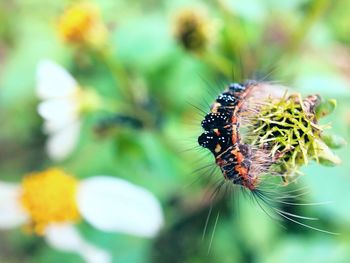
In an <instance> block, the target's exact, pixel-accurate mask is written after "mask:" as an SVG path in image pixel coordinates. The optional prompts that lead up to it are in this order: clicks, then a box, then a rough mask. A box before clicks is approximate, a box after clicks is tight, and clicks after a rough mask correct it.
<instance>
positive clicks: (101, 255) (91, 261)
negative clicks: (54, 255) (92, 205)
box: [45, 224, 112, 263]
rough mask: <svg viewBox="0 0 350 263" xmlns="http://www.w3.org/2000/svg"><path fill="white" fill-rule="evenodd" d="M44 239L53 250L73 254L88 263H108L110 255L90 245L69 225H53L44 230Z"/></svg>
mask: <svg viewBox="0 0 350 263" xmlns="http://www.w3.org/2000/svg"><path fill="white" fill-rule="evenodd" d="M45 239H46V241H47V242H48V244H49V245H51V246H52V247H53V248H55V249H57V250H61V251H66V252H74V253H77V254H79V255H81V257H83V258H84V259H85V261H86V262H88V263H109V262H111V261H112V257H111V255H110V254H109V253H108V252H107V251H105V250H102V249H100V248H98V247H96V246H94V245H92V244H90V243H88V242H87V241H86V240H85V239H83V237H82V236H81V235H80V234H79V232H78V231H77V230H76V228H74V227H73V226H72V225H70V224H54V225H50V226H48V227H47V228H46V230H45Z"/></svg>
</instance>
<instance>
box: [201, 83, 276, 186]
mask: <svg viewBox="0 0 350 263" xmlns="http://www.w3.org/2000/svg"><path fill="white" fill-rule="evenodd" d="M262 88H263V89H265V90H266V87H265V86H264V85H262V84H260V83H258V82H255V81H247V82H245V83H231V84H229V85H228V87H227V88H226V90H225V91H224V92H223V93H221V94H220V95H219V96H218V97H217V98H216V100H215V102H214V103H213V104H212V106H211V109H210V112H209V113H208V114H207V115H206V116H205V117H204V119H203V120H202V122H201V126H202V128H203V129H204V132H203V133H202V134H201V135H200V136H199V137H198V144H199V145H200V146H201V147H203V148H207V149H208V150H210V151H211V152H212V154H213V155H214V157H215V162H216V164H217V165H218V166H219V167H220V170H221V172H222V174H223V176H224V178H225V180H229V181H231V182H232V183H233V184H236V185H241V186H243V187H245V188H247V189H249V190H255V189H256V188H257V186H258V184H259V175H260V174H263V173H266V172H268V170H269V168H270V166H271V164H272V158H271V156H269V153H268V152H267V151H265V150H263V149H260V150H257V149H254V148H253V147H251V146H250V145H248V144H246V143H244V142H242V140H241V137H240V131H239V129H240V124H241V122H242V121H243V119H246V118H245V116H243V113H244V112H245V113H247V112H248V111H249V109H248V107H249V106H248V104H249V103H250V101H249V99H248V98H249V97H251V98H252V97H255V96H256V94H255V95H254V94H253V93H261V92H262V91H261V90H260V89H262ZM257 90H260V91H259V92H256V91H257Z"/></svg>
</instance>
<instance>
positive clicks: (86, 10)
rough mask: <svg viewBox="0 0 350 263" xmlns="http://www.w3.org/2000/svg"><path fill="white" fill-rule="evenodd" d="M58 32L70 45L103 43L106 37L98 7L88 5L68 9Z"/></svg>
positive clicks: (81, 4) (83, 4)
mask: <svg viewBox="0 0 350 263" xmlns="http://www.w3.org/2000/svg"><path fill="white" fill-rule="evenodd" d="M58 30H59V33H60V35H61V37H62V39H63V40H65V41H67V42H70V43H85V42H92V43H94V42H101V41H103V39H104V38H105V35H106V29H105V28H104V26H103V24H102V22H101V20H100V15H99V12H98V9H97V7H96V6H94V5H92V4H87V3H79V4H76V5H73V6H71V7H70V8H68V9H66V10H65V12H64V13H63V15H62V17H61V19H60V21H59V25H58Z"/></svg>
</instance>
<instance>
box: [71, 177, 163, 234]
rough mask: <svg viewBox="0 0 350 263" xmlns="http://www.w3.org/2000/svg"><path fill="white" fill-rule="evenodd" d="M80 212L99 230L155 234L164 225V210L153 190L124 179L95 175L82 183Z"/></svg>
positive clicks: (79, 192) (79, 190) (80, 188)
mask: <svg viewBox="0 0 350 263" xmlns="http://www.w3.org/2000/svg"><path fill="white" fill-rule="evenodd" d="M78 207H79V210H80V213H81V214H82V216H83V217H84V219H86V220H87V221H88V222H89V223H90V224H92V225H93V226H94V227H96V228H98V229H100V230H102V231H113V232H124V233H127V234H134V235H139V236H146V237H153V236H155V235H156V234H157V233H158V231H159V229H160V228H161V226H162V224H163V213H162V209H161V207H160V204H159V202H158V201H157V199H156V198H155V197H154V196H153V194H152V193H150V192H149V191H147V190H146V189H144V188H141V187H138V186H136V185H133V184H131V183H129V182H127V181H125V180H122V179H118V178H114V177H108V176H96V177H92V178H89V179H86V180H84V181H82V182H81V184H80V186H79V189H78Z"/></svg>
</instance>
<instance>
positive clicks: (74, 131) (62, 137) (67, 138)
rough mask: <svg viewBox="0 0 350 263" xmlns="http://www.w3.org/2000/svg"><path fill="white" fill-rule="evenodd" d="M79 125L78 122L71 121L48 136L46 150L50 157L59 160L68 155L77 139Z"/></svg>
mask: <svg viewBox="0 0 350 263" xmlns="http://www.w3.org/2000/svg"><path fill="white" fill-rule="evenodd" d="M80 127H81V123H80V122H78V121H77V122H73V123H71V124H70V125H67V126H66V127H64V128H63V129H61V130H60V131H57V132H55V133H54V134H52V135H51V136H50V137H49V139H48V141H47V144H46V150H47V153H48V155H49V156H50V158H51V159H53V160H56V161H61V160H63V159H65V158H66V157H68V155H69V154H70V153H71V152H72V151H73V150H74V148H75V146H76V144H77V142H78V140H79V133H80Z"/></svg>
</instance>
